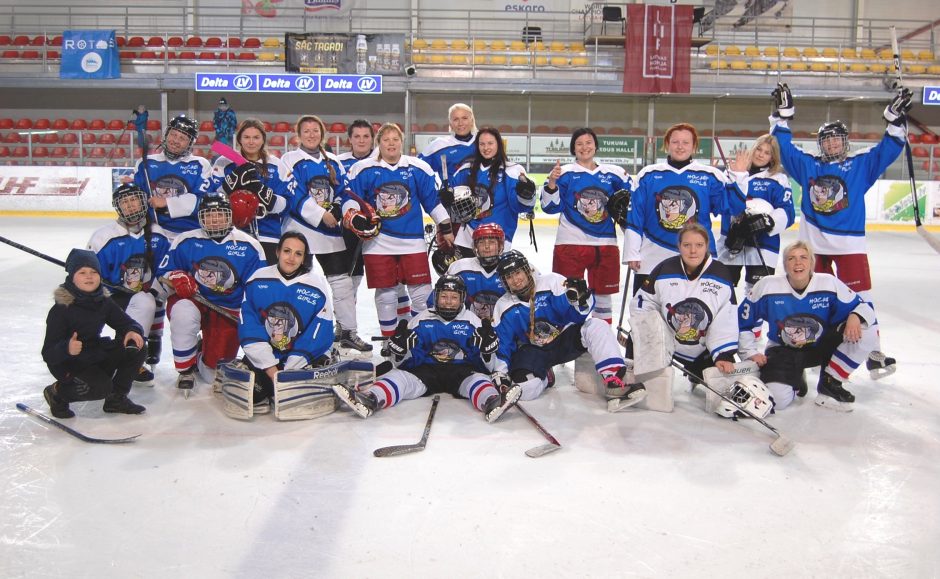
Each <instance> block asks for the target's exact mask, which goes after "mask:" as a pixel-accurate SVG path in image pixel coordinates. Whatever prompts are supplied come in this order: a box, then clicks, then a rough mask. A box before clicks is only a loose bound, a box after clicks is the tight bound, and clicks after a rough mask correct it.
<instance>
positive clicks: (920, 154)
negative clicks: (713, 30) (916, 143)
mask: <svg viewBox="0 0 940 579" xmlns="http://www.w3.org/2000/svg"><path fill="white" fill-rule="evenodd" d="M911 155H914V156H915V157H917V158H919V159H926V158H927V157H929V156H930V151H928V150H927V147H911Z"/></svg>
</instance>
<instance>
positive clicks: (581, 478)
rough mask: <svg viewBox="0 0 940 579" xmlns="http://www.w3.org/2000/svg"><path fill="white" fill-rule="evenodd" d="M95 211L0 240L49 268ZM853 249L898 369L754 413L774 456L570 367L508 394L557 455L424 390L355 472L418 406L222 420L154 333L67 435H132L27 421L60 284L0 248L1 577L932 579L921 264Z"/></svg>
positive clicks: (216, 405) (932, 258)
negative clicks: (833, 397) (521, 403)
mask: <svg viewBox="0 0 940 579" xmlns="http://www.w3.org/2000/svg"><path fill="white" fill-rule="evenodd" d="M103 223H104V221H103V220H97V219H54V218H26V217H3V218H0V232H2V233H0V235H3V236H5V237H8V238H10V239H12V240H14V241H17V242H19V243H22V244H24V245H27V246H29V247H32V248H34V249H36V250H39V251H41V252H44V253H47V254H50V255H52V256H55V257H58V258H60V259H64V258H65V256H66V254H67V253H68V250H69V248H71V247H73V246H83V245H84V244H85V242H86V241H87V239H88V236H89V235H90V233H91V232H92V231H93V230H94V229H95V228H96V227H98V226H100V225H102V224H103ZM553 236H554V232H553V231H552V230H551V228H549V227H547V226H542V227H540V228H539V235H538V238H539V248H540V251H539V253H538V254H536V253H535V252H534V251H533V249H532V248H531V247H530V246H529V245H528V243H527V242H526V241H525V229H522V228H520V231H519V234H518V235H517V242H518V243H517V248H519V249H522V250H523V251H524V252H525V253H526V254H528V255H529V256H530V258H532V259H533V260H534V261H535V263H537V265H538V266H539V267H540V268H541V269H543V270H549V269H550V267H551V244H552V239H553ZM792 237H793V233H792V232H789V233H788V234H787V238H792ZM869 241H870V246H871V249H872V253H871V264H872V272H873V277H874V286H875V289H874V297H875V300H876V306H877V310H878V313H879V318H880V320H881V323H882V328H883V330H882V334H883V346H884V350H885V351H886V352H887V353H888V354H889V355H893V356H895V357H896V358H897V360H898V371H897V373H896V374H894V375H893V376H890V377H887V378H885V379H883V380H880V381H878V382H875V381H872V380H871V379H870V378H869V376H868V375H867V372H864V371H859V372H857V373H856V374H855V375H854V376H853V378H852V382H851V385H850V386H849V390H851V391H852V392H854V393H855V394H856V396H857V399H858V401H857V402H856V404H855V407H856V408H855V411H854V412H852V413H849V414H840V413H836V412H833V411H829V410H826V409H823V408H819V407H817V406H815V405H814V404H813V396H814V392H813V388H812V387H811V388H810V390H811V392H810V394H809V396H807V397H806V398H804V399H799V400H798V401H797V402H796V403H795V404H794V405H793V406H791V407H790V408H787V409H786V410H784V411H783V412H781V413H780V414H779V415H775V416H773V417H771V418H770V421H771V423H772V424H773V425H775V427H776V428H778V429H779V430H780V431H781V432H782V433H784V434H785V435H786V436H787V437H789V438H791V439H792V440H794V441H795V442H796V447H795V448H794V450H793V451H792V452H791V453H790V454H789V455H787V456H785V457H782V458H781V457H777V456H775V455H773V454H772V453H771V452H770V450H769V449H768V447H769V444H770V443H771V442H772V440H773V435H772V433H770V432H769V431H768V430H766V429H765V428H763V427H761V426H760V425H758V424H755V423H753V422H751V421H748V422H745V421H742V422H732V421H727V420H724V419H721V418H719V417H718V416H716V415H707V414H705V413H704V411H703V398H702V397H701V396H699V395H698V394H696V395H692V394H690V393H689V392H688V384H687V383H686V382H685V381H684V380H682V379H677V384H676V403H677V405H676V410H675V412H673V413H672V414H660V413H654V412H646V411H627V412H623V413H619V414H608V413H607V412H606V410H605V403H604V402H603V401H602V400H600V399H599V398H594V397H592V396H589V395H587V394H583V393H580V392H578V391H577V390H576V389H575V388H574V386H573V385H572V369H571V367H570V366H569V367H567V368H565V369H564V370H562V371H561V372H560V373H559V383H558V385H557V386H556V387H555V388H554V389H552V390H550V391H548V392H547V393H546V394H545V395H544V396H542V397H541V398H540V399H538V400H536V401H533V402H530V403H528V404H527V407H528V410H529V411H530V412H531V413H532V414H533V415H535V416H536V417H537V418H538V419H539V420H540V421H541V422H542V424H543V425H544V426H545V427H546V428H547V429H548V430H549V431H550V432H551V433H552V434H553V435H554V436H555V437H556V438H558V440H559V441H561V443H562V445H563V448H562V450H561V451H560V452H556V453H553V454H549V455H546V456H545V457H542V458H538V459H531V458H528V457H527V456H526V455H525V454H524V451H525V450H526V449H529V448H532V447H534V446H538V445H541V444H543V443H544V442H545V441H544V439H543V438H542V437H541V436H540V435H539V433H538V432H537V431H536V430H535V428H533V427H532V426H531V425H530V424H529V422H528V421H526V419H525V418H524V417H523V416H521V415H520V414H519V413H518V412H514V411H511V412H509V413H508V414H507V415H505V416H504V417H503V418H502V419H500V421H499V422H497V423H495V424H492V425H490V424H487V423H486V422H485V421H484V420H483V419H482V418H481V416H480V414H479V413H477V412H475V411H473V410H472V409H471V408H470V407H469V405H468V403H467V402H466V401H464V400H457V399H452V398H449V397H445V398H444V399H443V400H442V402H441V405H440V407H439V409H438V412H437V417H436V420H435V422H434V426H433V429H432V432H431V437H430V441H429V443H428V446H427V449H426V450H425V451H424V452H421V453H418V454H412V455H407V456H401V457H396V458H383V459H379V458H374V457H373V456H372V451H373V450H374V449H375V448H378V447H381V446H386V445H391V444H404V443H411V442H417V440H418V438H419V437H420V435H421V431H422V428H423V426H424V422H425V419H426V416H427V412H428V409H429V407H430V399H428V398H423V399H420V400H415V401H410V402H405V403H403V404H401V405H400V406H398V407H395V408H392V409H390V410H386V411H381V412H379V413H377V414H376V415H375V416H373V417H372V418H370V419H368V420H362V419H360V418H358V417H356V416H355V415H353V414H352V413H351V412H348V411H340V412H336V413H334V414H332V415H329V416H326V417H324V418H321V419H318V420H313V421H305V422H277V421H276V420H274V418H273V416H271V415H268V416H260V417H256V418H255V419H254V420H253V421H251V422H248V423H243V422H238V421H235V420H232V419H229V418H227V417H225V416H224V415H223V414H222V411H221V404H220V400H219V399H218V397H217V396H215V395H213V394H212V393H211V391H210V388H208V387H207V386H206V385H204V384H202V385H198V386H197V390H196V392H195V393H194V395H193V396H192V397H191V398H190V399H189V400H184V399H183V398H182V396H180V395H179V393H178V392H177V391H176V389H175V387H174V379H175V375H176V373H175V372H174V370H173V366H172V362H171V360H170V355H169V352H168V350H169V340H168V338H167V339H166V340H165V343H166V345H165V348H164V356H163V358H164V359H163V361H162V362H161V363H160V365H159V366H158V368H157V384H156V387H154V388H136V387H135V389H134V391H133V392H132V393H131V396H132V398H133V399H134V400H135V401H136V402H139V403H141V404H143V405H145V406H146V407H147V413H146V414H145V415H143V416H124V415H118V416H115V415H106V414H104V413H103V412H102V411H101V403H100V402H87V403H77V404H74V405H73V409H74V410H75V411H76V412H77V414H78V416H77V417H76V418H75V419H72V420H67V421H65V422H66V423H67V424H69V425H70V426H72V427H74V428H76V429H78V430H80V431H82V432H84V433H86V434H89V435H92V436H98V437H121V436H128V435H132V434H141V437H140V439H139V440H138V441H137V442H136V443H134V444H128V445H121V446H110V445H91V444H85V443H83V442H80V441H78V440H76V439H73V438H71V437H69V436H68V435H66V434H65V433H63V432H61V431H59V430H57V429H54V428H51V427H49V426H47V425H45V424H44V423H41V422H39V421H37V420H36V419H34V418H32V417H29V416H27V415H25V414H23V413H21V412H19V411H17V410H16V409H15V407H14V404H15V403H16V402H24V403H26V404H28V405H30V406H32V407H34V408H36V409H38V410H40V411H42V412H46V413H48V409H47V408H46V405H45V403H44V401H43V399H42V394H41V393H42V388H43V387H44V386H45V385H47V384H49V383H51V381H52V379H51V377H50V376H49V374H48V372H47V370H46V367H45V365H44V364H43V362H42V360H41V358H40V354H39V351H40V346H41V342H42V337H43V331H44V320H45V315H46V312H47V311H48V308H49V307H50V305H51V303H52V299H51V294H52V290H53V289H54V287H55V286H56V285H57V284H58V283H60V282H61V281H62V280H63V279H64V272H63V271H62V270H61V269H59V268H58V267H56V266H54V265H52V264H49V263H46V262H44V261H42V260H40V259H38V258H36V257H33V256H31V255H28V254H26V253H23V252H21V251H19V250H17V249H13V248H12V247H9V246H7V245H5V244H4V245H0V312H2V314H3V315H2V321H0V344H2V345H3V358H2V359H3V372H2V374H0V396H2V405H0V441H2V447H0V469H2V477H0V489H2V491H0V492H2V507H0V509H2V510H0V526H2V532H0V576H2V577H26V576H29V577H95V578H103V577H122V578H123V577H161V578H162V577H260V576H267V577H343V578H345V577H409V578H411V577H415V578H417V577H422V578H423V577H461V578H463V577H494V576H495V577H535V576H541V577H628V576H639V577H743V576H748V577H775V578H780V577H817V576H818V577H822V576H825V577H833V576H838V577H905V578H907V577H930V576H936V575H937V569H938V568H940V567H938V564H940V550H938V545H940V493H938V492H937V487H935V486H933V485H935V484H937V483H938V481H940V476H938V474H940V473H938V469H940V452H938V450H940V449H938V438H940V416H938V407H940V388H938V382H937V377H938V375H940V362H938V360H937V344H938V343H940V321H938V319H940V316H938V313H940V309H938V307H937V295H938V293H940V256H938V255H936V254H934V253H932V251H931V250H930V249H929V248H928V246H927V245H926V244H925V243H924V242H923V241H922V240H921V239H919V238H918V237H916V236H915V235H914V234H913V233H889V232H874V233H870V234H869ZM359 298H360V306H359V313H360V319H361V320H362V321H363V322H362V328H361V330H362V334H364V335H366V336H368V335H374V334H376V333H377V324H376V323H375V315H374V308H373V302H372V297H371V293H370V292H368V290H366V289H365V288H363V289H362V291H361V293H360V295H359ZM618 307H619V299H617V300H615V309H616V308H618ZM815 377H816V374H815V373H812V375H811V376H810V377H809V382H810V384H811V385H812V384H814V383H815ZM931 481H933V482H931ZM931 489H933V490H931Z"/></svg>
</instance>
